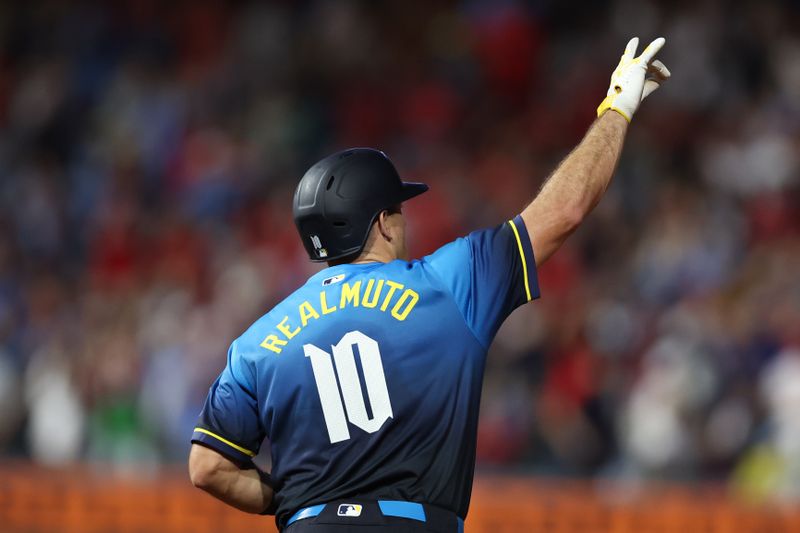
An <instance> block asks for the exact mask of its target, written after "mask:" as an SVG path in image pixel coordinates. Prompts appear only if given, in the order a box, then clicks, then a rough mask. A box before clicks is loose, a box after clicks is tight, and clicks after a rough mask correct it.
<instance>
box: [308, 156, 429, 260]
mask: <svg viewBox="0 0 800 533" xmlns="http://www.w3.org/2000/svg"><path fill="white" fill-rule="evenodd" d="M427 190H428V186H427V185H425V184H424V183H408V182H403V181H401V180H400V176H399V175H398V174H397V170H395V168H394V165H393V164H392V162H391V161H390V160H389V158H388V157H386V154H384V153H383V152H381V151H380V150H373V149H372V148H352V149H350V150H345V151H343V152H338V153H335V154H333V155H331V156H328V157H326V158H325V159H323V160H322V161H319V162H318V163H317V164H315V165H314V166H312V167H311V168H310V169H308V172H306V173H305V175H304V176H303V179H301V180H300V183H299V184H298V186H297V190H296V191H295V193H294V206H293V211H294V223H295V224H296V225H297V229H298V231H299V232H300V238H301V239H302V240H303V246H305V247H306V251H308V255H309V257H310V258H311V260H312V261H316V262H320V261H331V260H334V259H340V258H342V257H347V256H349V255H354V254H356V253H359V252H361V250H362V249H363V248H364V245H365V244H366V242H367V236H368V235H369V230H370V228H371V227H372V223H373V222H374V221H375V217H377V216H378V214H380V212H381V211H383V210H384V209H389V208H391V207H393V206H395V205H398V204H400V203H401V202H405V201H406V200H408V199H410V198H413V197H415V196H417V195H419V194H422V193H424V192H425V191H427Z"/></svg>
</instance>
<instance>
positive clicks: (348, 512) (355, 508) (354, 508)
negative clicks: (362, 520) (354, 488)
mask: <svg viewBox="0 0 800 533" xmlns="http://www.w3.org/2000/svg"><path fill="white" fill-rule="evenodd" d="M336 514H337V515H339V516H351V517H356V516H361V506H360V505H358V504H357V503H343V504H341V505H340V506H339V509H338V510H337V511H336Z"/></svg>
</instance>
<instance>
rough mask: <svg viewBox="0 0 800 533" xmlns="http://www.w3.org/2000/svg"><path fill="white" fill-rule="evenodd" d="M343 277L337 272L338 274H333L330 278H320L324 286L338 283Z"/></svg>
mask: <svg viewBox="0 0 800 533" xmlns="http://www.w3.org/2000/svg"><path fill="white" fill-rule="evenodd" d="M343 279H344V274H338V275H336V276H333V277H331V278H326V279H324V280H322V286H323V287H325V286H327V285H333V284H334V283H339V282H340V281H342V280H343Z"/></svg>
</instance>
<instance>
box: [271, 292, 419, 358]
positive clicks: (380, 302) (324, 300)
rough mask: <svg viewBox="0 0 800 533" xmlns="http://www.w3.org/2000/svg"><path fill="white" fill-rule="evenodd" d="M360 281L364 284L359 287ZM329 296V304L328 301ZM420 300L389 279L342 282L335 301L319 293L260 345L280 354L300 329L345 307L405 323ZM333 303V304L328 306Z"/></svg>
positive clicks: (276, 328) (326, 294) (327, 295)
mask: <svg viewBox="0 0 800 533" xmlns="http://www.w3.org/2000/svg"><path fill="white" fill-rule="evenodd" d="M362 281H363V282H364V283H363V285H362ZM329 296H330V301H329V300H328V298H329ZM418 301H419V294H417V293H416V291H414V290H412V289H409V288H406V286H405V285H403V284H402V283H396V282H394V281H391V280H388V279H368V280H359V281H356V282H355V283H353V284H350V283H347V282H345V283H342V284H341V292H340V293H339V295H338V298H337V297H336V295H335V291H334V290H331V293H330V294H329V293H328V292H327V291H324V290H323V291H320V293H319V300H318V301H317V300H314V301H313V303H312V302H311V301H309V300H306V301H304V302H302V303H301V304H300V305H298V306H297V315H295V316H292V317H289V316H288V315H287V316H285V317H283V320H281V321H280V322H279V323H278V324H276V325H275V328H274V330H273V331H272V332H271V333H270V334H269V335H267V336H266V338H265V339H264V340H263V342H262V343H261V347H262V348H266V349H267V350H271V351H273V352H275V353H281V351H282V350H283V348H284V346H286V345H287V344H289V341H290V340H292V339H293V338H294V337H295V336H296V335H297V334H298V333H300V332H301V331H302V330H303V328H305V327H306V326H307V325H308V324H310V323H311V322H312V321H314V320H318V319H319V318H320V317H324V316H325V315H330V314H332V313H337V312H339V311H343V310H345V309H348V308H354V307H365V308H367V309H377V310H378V311H381V312H383V313H389V314H390V315H391V316H392V317H393V318H394V319H395V320H398V321H400V322H402V321H403V320H405V319H406V318H407V317H408V315H409V314H410V313H411V311H412V310H413V309H414V306H415V305H417V302H418ZM331 304H332V305H331Z"/></svg>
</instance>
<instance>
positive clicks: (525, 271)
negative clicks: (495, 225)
mask: <svg viewBox="0 0 800 533" xmlns="http://www.w3.org/2000/svg"><path fill="white" fill-rule="evenodd" d="M508 225H509V226H511V230H512V231H513V232H514V237H516V238H517V246H518V247H519V256H520V257H521V258H522V275H523V276H525V296H527V297H528V301H529V302H530V301H531V287H530V285H529V284H528V263H527V261H525V251H524V250H523V249H522V241H521V240H520V238H519V231H517V226H516V225H515V224H514V221H513V220H509V221H508Z"/></svg>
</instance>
